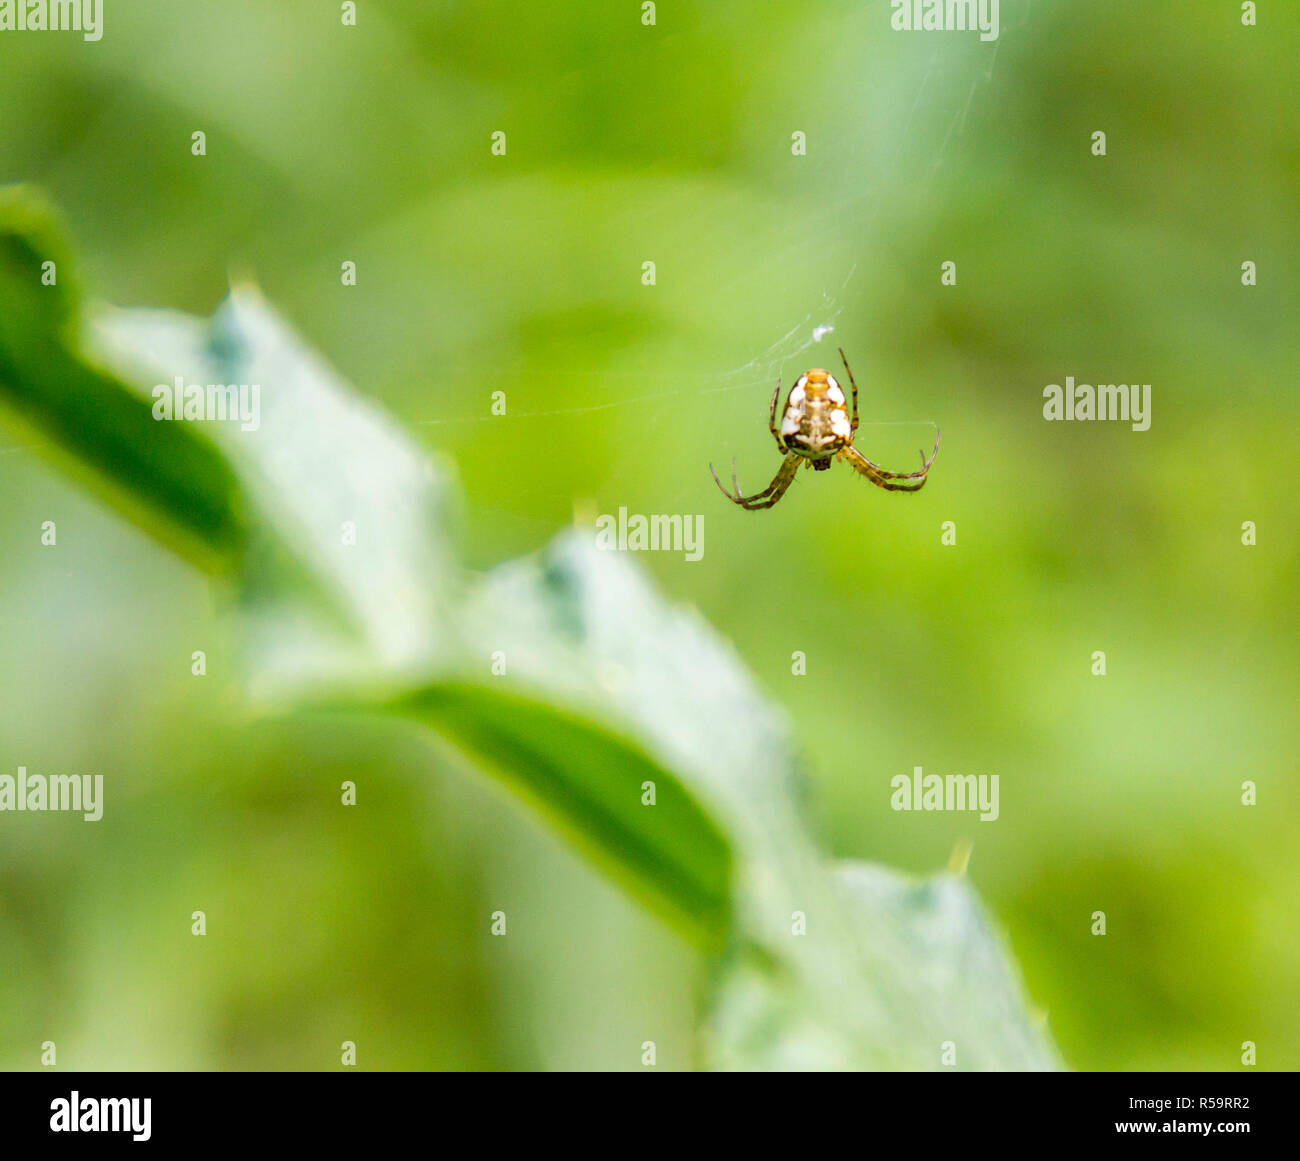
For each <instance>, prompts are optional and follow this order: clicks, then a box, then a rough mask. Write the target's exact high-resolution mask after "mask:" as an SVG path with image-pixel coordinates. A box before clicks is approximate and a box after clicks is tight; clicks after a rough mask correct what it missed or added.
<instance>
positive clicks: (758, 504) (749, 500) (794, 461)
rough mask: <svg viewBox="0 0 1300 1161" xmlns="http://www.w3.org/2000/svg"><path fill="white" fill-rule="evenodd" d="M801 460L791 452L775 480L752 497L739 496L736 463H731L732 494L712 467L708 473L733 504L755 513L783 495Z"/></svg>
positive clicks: (710, 466) (733, 461)
mask: <svg viewBox="0 0 1300 1161" xmlns="http://www.w3.org/2000/svg"><path fill="white" fill-rule="evenodd" d="M800 463H802V459H801V458H800V457H799V456H797V455H795V453H794V452H791V453H790V454H789V455H787V456H786V457H785V462H784V463H783V464H782V465H781V468H780V470H779V471H778V472H777V473H776V478H775V479H774V480H773V481H772V482H771V483H770V484H768V486H767V487H766V488H764V489H763V490H762V491H761V492H757V493H755V494H754V495H753V496H742V495H741V494H740V484H739V483H737V481H736V461H735V460H732V461H731V482H732V484H734V485H735V488H736V490H735V491H734V492H728V491H727V489H726V488H725V487H723V484H722V481H721V480H719V479H718V473H717V472H715V471H713V465H712V464H710V465H709V471H711V472H713V482H714V483H715V484H717V485H718V488H719V490H720V491H721V492H722V494H723V495H724V496H726V497H727V499H728V500H730V501H731V502H732V503H733V504H739V505H740V507H742V508H744V509H746V510H747V511H751V512H752V511H755V510H756V509H758V508H770V507H772V505H773V504H775V503H776V502H777V501H778V500H779V499H780V498H781V497H782V496H784V495H785V491H786V489H787V488H788V487H789V486H790V484H791V483H792V482H793V481H794V477H795V473H796V472H797V471H798V470H799V465H800Z"/></svg>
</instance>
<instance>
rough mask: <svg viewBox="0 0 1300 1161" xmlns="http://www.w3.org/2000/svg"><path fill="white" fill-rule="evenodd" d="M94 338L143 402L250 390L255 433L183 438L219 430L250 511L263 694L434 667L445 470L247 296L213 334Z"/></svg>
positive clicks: (451, 570)
mask: <svg viewBox="0 0 1300 1161" xmlns="http://www.w3.org/2000/svg"><path fill="white" fill-rule="evenodd" d="M88 333H89V338H90V339H91V341H92V343H93V345H94V348H95V350H96V352H97V355H98V356H99V357H100V358H101V359H102V360H104V361H105V362H106V363H107V364H108V365H110V366H112V367H113V368H114V369H115V370H116V371H117V372H118V373H120V374H121V375H122V376H123V377H124V378H127V379H129V380H130V381H131V382H133V383H136V384H140V385H141V386H140V390H141V391H152V389H153V387H154V386H155V385H161V386H164V387H166V386H169V385H174V384H175V383H176V381H177V379H178V378H179V380H180V381H181V383H182V385H183V386H185V387H187V388H188V387H190V386H191V385H197V386H202V387H206V386H207V385H209V384H221V385H236V386H247V387H249V388H254V387H255V388H257V396H256V398H257V400H258V405H257V409H256V411H257V414H256V419H255V421H253V420H250V421H249V422H247V423H245V422H238V421H231V420H227V421H216V422H214V421H208V422H205V423H202V424H197V423H196V424H190V425H189V426H201V427H203V428H205V429H207V430H208V431H210V434H211V438H212V440H213V441H214V443H215V444H216V446H217V447H218V448H219V449H220V451H221V453H222V455H223V456H224V457H225V460H226V462H227V463H228V464H229V466H230V469H231V470H232V471H233V472H234V473H235V474H236V476H237V477H238V479H239V481H240V483H241V485H242V486H243V489H244V493H245V496H246V497H247V503H248V506H249V509H250V512H251V520H252V527H253V534H252V536H251V538H250V546H249V559H248V560H247V561H246V563H245V567H244V573H243V582H244V585H243V598H244V599H243V614H244V638H245V642H246V655H247V657H248V660H249V670H250V672H251V673H252V674H254V675H255V683H254V686H253V692H254V693H255V695H257V696H259V697H261V696H266V697H270V696H280V697H283V696H285V695H286V694H288V693H290V692H292V691H295V690H296V691H301V692H306V691H308V690H315V689H317V688H319V687H321V686H328V685H335V686H357V685H369V684H373V683H375V682H379V681H384V682H396V683H402V684H406V683H409V682H412V681H415V680H416V679H418V678H419V677H421V676H423V675H427V674H428V673H429V672H431V671H432V669H433V668H435V663H436V661H437V659H438V658H439V657H440V656H441V655H442V654H444V653H445V652H446V650H447V648H448V639H449V634H450V632H451V629H450V626H451V624H452V623H453V621H454V619H455V610H456V607H457V605H458V603H459V596H458V594H459V591H460V588H461V586H462V577H461V573H460V568H459V565H458V563H457V561H456V559H455V554H454V552H453V550H452V548H451V546H450V544H449V542H448V538H447V536H446V529H447V527H448V525H449V524H450V518H451V512H452V509H453V508H454V505H455V502H456V501H455V493H454V489H453V487H452V483H451V478H450V474H449V473H448V472H447V470H446V469H445V468H443V467H442V466H441V465H440V464H439V463H438V462H437V461H436V460H434V459H433V457H431V456H429V455H428V453H427V452H425V451H424V449H422V448H421V447H419V445H418V444H416V443H415V442H414V441H413V440H411V439H410V438H409V437H408V436H407V435H406V434H405V432H403V431H402V430H401V428H399V427H398V426H397V425H396V424H395V423H394V422H393V421H392V420H391V419H390V418H389V417H388V416H387V415H386V414H385V413H384V412H383V411H382V410H381V409H380V408H379V407H377V406H375V405H374V404H372V403H370V402H369V401H368V400H365V399H364V398H362V397H361V396H359V395H358V394H357V393H356V392H355V391H354V390H353V389H352V388H351V387H349V386H348V385H347V384H345V383H344V382H343V381H342V380H341V379H340V377H339V376H338V375H337V373H336V372H335V371H334V370H333V369H332V368H330V367H329V366H328V365H327V364H326V363H325V361H324V360H323V359H321V358H320V356H319V355H317V354H316V353H315V352H313V351H312V350H310V349H309V348H308V347H306V346H305V345H304V344H303V343H302V341H301V340H300V339H299V338H298V337H297V335H296V334H294V332H293V330H292V329H291V328H290V327H289V326H288V325H287V324H286V323H285V322H284V320H283V319H281V318H280V317H279V315H277V314H276V313H275V312H274V311H273V310H272V309H271V308H270V307H269V306H268V305H267V303H266V302H265V300H264V299H263V298H262V296H261V295H260V294H259V293H258V292H257V290H256V289H254V288H252V287H249V286H240V287H236V288H235V289H234V290H233V291H232V292H231V295H230V297H229V298H228V299H227V300H226V302H225V303H223V304H222V306H221V308H220V309H219V310H218V311H217V313H216V314H215V315H214V316H213V318H212V319H211V320H210V321H205V320H201V319H195V318H192V317H190V316H188V315H184V314H179V313H176V312H172V311H162V310H129V311H123V310H100V311H98V312H96V313H95V315H94V316H93V319H92V323H91V326H90V327H89V329H88ZM251 398H252V397H251V396H250V400H251ZM250 415H251V409H250ZM254 422H255V426H254ZM157 426H158V427H160V428H173V427H183V426H186V424H182V423H178V422H174V421H173V422H164V423H159V424H157Z"/></svg>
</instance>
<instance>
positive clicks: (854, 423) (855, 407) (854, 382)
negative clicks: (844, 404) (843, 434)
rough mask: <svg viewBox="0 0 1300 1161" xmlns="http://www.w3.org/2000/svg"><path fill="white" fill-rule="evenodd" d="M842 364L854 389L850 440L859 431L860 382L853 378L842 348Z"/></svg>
mask: <svg viewBox="0 0 1300 1161" xmlns="http://www.w3.org/2000/svg"><path fill="white" fill-rule="evenodd" d="M839 351H840V362H842V363H843V364H844V369H845V370H846V371H848V373H849V386H850V387H852V388H853V414H852V416H850V418H849V438H850V439H852V438H853V433H854V432H856V431H857V430H858V382H857V380H856V379H854V378H853V370H852V368H850V367H849V361H848V359H846V358H845V357H844V348H843V347H840V349H839Z"/></svg>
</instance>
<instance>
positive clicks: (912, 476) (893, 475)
mask: <svg viewBox="0 0 1300 1161" xmlns="http://www.w3.org/2000/svg"><path fill="white" fill-rule="evenodd" d="M942 436H943V432H942V431H937V430H936V432H935V436H934V450H933V451H931V452H930V458H929V459H926V456H925V452H922V453H921V470H920V471H919V472H888V471H886V470H885V469H884V468H882V467H881V466H880V465H879V464H876V463H872V462H871V460H869V459H867V457H866V456H864V455H862V453H861V452H860V451H858V450H857V448H854V449H853V450H854V452H855V453H856V454H857V455H858V456H860V457H861V459H862V462H863V463H864V464H866V465H867V466H868V467H870V468H871V469H872V471H874V472H875V473H876V475H878V476H881V477H882V478H884V479H886V480H920V479H923V478H924V477H925V473H926V472H928V471H929V470H930V465H931V464H932V463H934V457H935V456H937V455H938V454H939V440H940V438H941V437H942Z"/></svg>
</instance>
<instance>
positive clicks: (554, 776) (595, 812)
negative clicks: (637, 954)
mask: <svg viewBox="0 0 1300 1161" xmlns="http://www.w3.org/2000/svg"><path fill="white" fill-rule="evenodd" d="M387 708H388V710H389V712H391V713H394V714H397V715H399V716H402V717H409V718H411V719H413V720H415V721H418V722H420V723H422V724H423V725H426V726H432V727H433V728H434V729H436V730H437V732H438V733H439V734H441V735H442V736H443V737H445V738H448V739H450V740H451V741H452V742H454V743H455V744H456V745H457V746H458V747H459V748H460V749H461V750H463V751H464V752H465V753H467V754H469V755H471V756H473V757H474V758H475V759H477V760H478V762H479V764H480V765H481V766H483V767H484V768H485V769H488V770H490V771H492V772H493V773H495V774H496V775H497V776H498V777H499V778H500V779H501V780H502V781H503V782H504V783H505V784H506V785H507V786H509V787H510V788H511V789H512V790H514V791H515V793H516V794H518V795H519V797H521V798H522V799H524V800H525V801H526V802H528V803H529V804H530V805H532V806H533V807H534V808H535V809H536V810H537V811H538V813H540V814H541V815H542V816H543V817H544V818H547V819H548V820H549V821H550V822H552V823H553V824H554V825H555V826H556V827H558V828H559V830H560V831H561V832H563V833H564V834H565V835H566V836H567V837H568V838H569V839H570V841H572V842H573V843H574V845H575V846H577V847H578V848H579V849H580V850H582V851H583V852H584V853H586V854H587V855H588V857H590V858H591V859H592V860H593V861H594V862H595V863H596V864H597V865H598V866H600V867H601V868H602V869H603V870H605V871H606V872H607V873H608V874H610V875H611V876H612V877H613V878H614V879H616V880H617V881H619V882H621V883H623V885H624V886H625V887H627V888H629V889H630V890H632V891H633V893H634V894H636V895H638V896H639V897H640V898H642V899H643V900H645V901H646V902H647V903H648V904H650V905H651V906H652V907H654V908H655V910H657V911H658V912H659V913H660V914H661V915H662V916H663V917H664V918H666V919H668V920H669V921H670V922H672V923H674V924H675V925H676V926H678V927H679V928H680V929H681V930H682V931H683V932H684V933H685V934H687V935H688V936H690V937H691V938H692V939H693V940H694V941H695V942H697V943H700V944H702V945H705V946H712V947H714V948H715V949H716V948H718V947H719V946H720V945H721V944H722V943H723V941H724V939H725V936H726V932H727V930H728V918H729V912H730V906H731V905H730V896H731V850H730V848H729V846H728V845H727V841H726V839H725V838H724V837H723V835H722V834H721V833H720V832H719V830H718V828H717V826H716V824H715V823H714V822H713V821H712V819H711V818H710V817H709V815H708V814H707V813H706V812H705V811H704V810H703V809H702V808H701V807H700V805H699V803H698V802H697V801H696V800H695V799H694V797H692V795H691V794H690V792H689V791H688V790H687V789H686V788H685V787H684V786H683V785H682V784H681V783H680V782H679V781H678V780H677V778H676V777H675V776H674V775H673V774H671V773H670V772H669V771H668V770H666V769H664V767H663V766H662V765H659V764H658V763H656V762H655V761H654V760H653V759H651V758H650V757H648V756H647V755H646V754H645V753H644V752H643V751H642V750H641V749H640V748H639V747H638V746H636V745H634V744H631V743H629V742H628V741H627V740H626V739H625V738H621V737H619V736H618V735H617V734H615V733H613V732H611V731H610V730H608V729H606V728H605V727H603V726H601V725H600V724H598V723H597V722H596V721H592V720H589V719H587V718H584V717H582V716H580V715H578V714H572V713H568V712H566V711H564V710H562V709H559V708H557V707H556V706H555V705H553V704H549V703H547V702H544V701H537V700H533V699H531V698H527V697H524V696H521V695H519V694H517V693H512V692H507V691H505V690H502V689H495V688H488V687H486V686H482V685H479V686H475V685H470V684H459V683H454V682H450V683H446V684H442V685H436V686H431V687H429V688H427V689H424V690H421V691H420V692H419V693H416V694H412V695H410V696H407V697H404V698H402V699H401V700H400V701H398V702H395V703H393V704H391V705H390V706H388V707H387ZM650 790H652V791H653V794H654V799H653V802H650V803H647V802H646V800H645V796H646V794H647V791H650Z"/></svg>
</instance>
